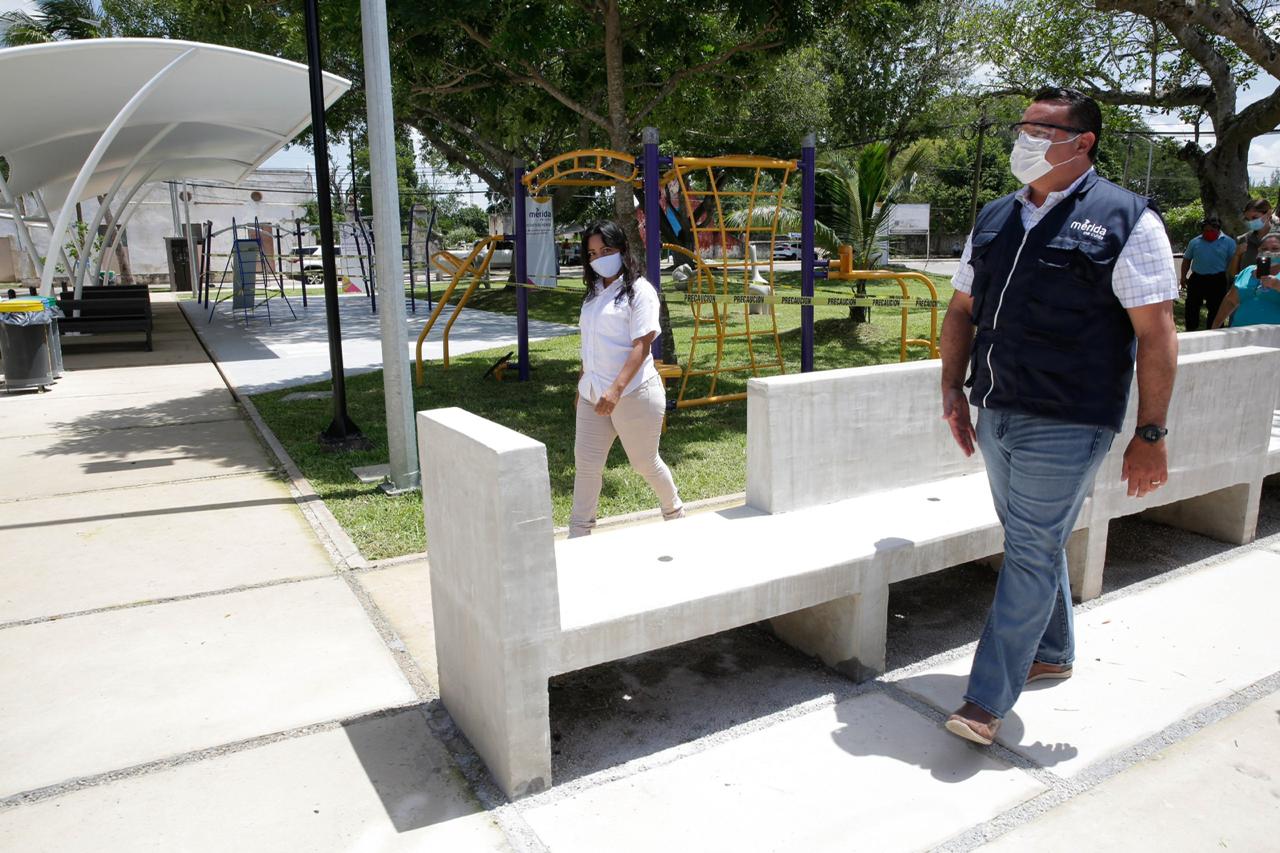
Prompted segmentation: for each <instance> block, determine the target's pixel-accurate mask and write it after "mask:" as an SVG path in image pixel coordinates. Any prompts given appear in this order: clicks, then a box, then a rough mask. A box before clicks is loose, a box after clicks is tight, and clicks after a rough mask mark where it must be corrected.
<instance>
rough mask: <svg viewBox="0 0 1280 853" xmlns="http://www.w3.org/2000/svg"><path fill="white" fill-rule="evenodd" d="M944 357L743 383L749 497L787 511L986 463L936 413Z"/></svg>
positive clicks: (968, 470) (754, 502) (766, 508)
mask: <svg viewBox="0 0 1280 853" xmlns="http://www.w3.org/2000/svg"><path fill="white" fill-rule="evenodd" d="M941 369H942V363H941V362H940V361H936V360H934V361H917V362H907V363H905V364H886V365H877V366H873V367H855V368H849V369H846V370H826V371H822V372H819V373H804V374H792V375H789V376H775V377H770V378H767V379H752V380H750V381H749V382H748V383H747V503H748V504H749V505H750V506H752V507H755V508H756V509H760V510H763V511H765V512H770V513H776V512H790V511H791V510H797V509H804V508H805V507H810V506H819V505H822V504H827V503H833V502H835V501H840V500H845V499H847V498H852V497H857V496H858V495H863V494H867V493H870V492H877V491H881V490H884V489H891V488H898V487H901V486H910V485H914V484H917V483H926V482H930V481H933V480H940V479H944V478H948V477H953V476H958V475H961V474H972V473H976V472H978V471H981V470H983V469H982V462H981V460H980V459H979V458H978V455H977V454H974V455H973V456H972V457H970V458H968V459H966V458H965V457H964V455H963V454H962V453H961V452H960V449H959V448H958V447H956V444H955V442H954V441H953V440H952V438H951V432H950V430H949V429H948V428H947V425H946V423H945V422H944V421H943V420H942V403H941V398H940V396H939V391H938V388H939V384H940V381H941Z"/></svg>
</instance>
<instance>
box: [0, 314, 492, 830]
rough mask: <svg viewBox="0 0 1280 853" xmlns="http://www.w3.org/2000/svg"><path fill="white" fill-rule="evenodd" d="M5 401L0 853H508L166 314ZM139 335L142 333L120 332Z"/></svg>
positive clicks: (400, 669) (196, 351)
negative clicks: (139, 338) (147, 337)
mask: <svg viewBox="0 0 1280 853" xmlns="http://www.w3.org/2000/svg"><path fill="white" fill-rule="evenodd" d="M153 300H154V308H155V316H156V333H155V336H154V338H155V351H154V352H151V353H147V352H144V351H143V350H142V349H141V347H140V346H138V345H137V344H136V343H135V341H134V339H133V338H131V337H130V336H124V335H120V336H94V337H71V338H68V339H67V341H66V346H65V353H66V364H67V374H66V376H65V377H64V378H63V379H62V380H61V381H59V382H58V383H57V385H56V386H54V388H53V390H52V391H50V392H49V393H47V394H22V395H0V423H3V424H4V432H5V437H6V439H7V440H6V442H5V449H4V453H5V460H4V463H3V465H4V471H5V476H4V477H0V554H3V555H4V557H5V559H4V560H3V561H0V849H3V850H14V851H18V850H21V851H37V850H49V851H55V850H56V851H66V850H90V849H93V850H121V851H134V850H140V849H155V850H166V851H168V850H178V849H190V850H195V849H204V850H211V851H212V850H228V849H238V850H255V849H256V850H335V851H336V850H349V849H355V848H364V849H421V848H422V847H423V846H424V845H425V846H427V847H431V848H434V849H444V850H465V849H486V850H487V849H503V848H505V847H506V841H505V838H504V836H503V834H502V832H501V831H500V830H499V829H497V827H496V825H495V822H494V819H493V818H492V817H491V816H490V815H489V814H486V813H485V812H484V811H483V809H482V808H481V807H480V805H479V803H478V801H477V800H476V798H475V796H474V795H473V794H472V793H471V791H470V788H469V787H468V786H467V785H466V784H465V783H464V782H463V780H462V779H461V777H460V775H459V774H458V771H457V770H456V769H455V768H454V767H453V763H452V761H451V759H450V758H449V755H448V752H447V750H446V748H445V746H444V743H443V741H441V740H439V739H438V738H437V737H436V735H435V734H434V733H433V732H432V730H431V727H430V725H429V722H430V718H429V715H428V713H427V711H428V708H427V706H426V705H425V704H424V696H423V694H422V692H421V691H420V690H419V689H417V688H416V687H415V684H419V683H421V677H420V676H419V675H417V674H416V670H414V669H413V667H412V666H411V665H409V666H405V665H404V661H403V660H401V657H398V656H397V654H396V653H395V651H394V650H393V649H392V648H391V647H390V646H389V644H388V642H389V639H390V637H389V636H388V635H387V634H386V633H385V628H383V627H382V623H383V620H381V618H380V617H379V616H378V615H377V613H376V611H375V610H372V609H366V606H365V605H366V603H367V601H368V599H367V597H366V595H365V593H364V592H363V590H361V589H360V588H359V587H358V586H357V585H355V584H353V583H351V582H350V580H349V578H347V577H346V575H345V574H344V573H343V572H341V571H339V570H337V568H336V567H335V563H334V561H333V560H331V559H330V556H329V553H328V551H326V548H325V546H324V544H323V543H322V542H321V541H320V539H318V538H317V535H316V533H315V532H314V531H313V529H312V527H311V525H310V524H308V522H307V520H306V518H305V517H304V515H303V512H302V510H301V509H300V507H299V505H298V503H297V502H296V501H295V495H294V494H293V493H292V492H291V490H290V488H289V485H288V483H287V482H285V481H283V480H282V479H281V478H280V476H279V475H278V474H277V472H276V468H277V463H276V462H275V460H273V459H272V458H270V456H269V455H268V453H267V452H266V449H265V447H264V446H263V444H262V443H261V441H260V439H259V437H258V436H257V434H256V433H255V432H254V431H253V429H252V427H251V425H250V423H249V421H248V419H247V418H246V417H245V415H244V413H243V411H242V410H241V409H240V407H239V406H238V405H237V404H236V402H235V400H234V398H233V397H232V395H231V393H230V392H229V390H228V389H227V386H226V384H225V383H224V382H223V379H222V377H221V376H220V375H219V373H218V370H217V369H216V367H215V366H214V365H213V364H212V363H211V362H210V361H209V359H208V357H207V355H206V354H205V351H204V349H203V348H202V347H201V346H200V344H199V342H198V341H197V339H196V337H195V335H194V334H192V331H191V328H190V327H189V325H188V324H187V321H186V320H185V318H184V317H183V315H182V313H181V311H180V310H179V308H178V306H177V304H175V303H174V302H173V301H172V300H171V299H169V298H167V296H166V295H155V296H153ZM134 338H136V336H134Z"/></svg>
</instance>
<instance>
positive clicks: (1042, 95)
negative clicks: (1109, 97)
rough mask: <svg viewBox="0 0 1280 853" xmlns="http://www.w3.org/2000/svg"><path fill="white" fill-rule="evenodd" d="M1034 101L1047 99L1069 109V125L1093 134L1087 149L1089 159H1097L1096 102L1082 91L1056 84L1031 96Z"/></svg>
mask: <svg viewBox="0 0 1280 853" xmlns="http://www.w3.org/2000/svg"><path fill="white" fill-rule="evenodd" d="M1031 100H1032V101H1033V102H1035V103H1041V102H1043V101H1048V102H1049V103H1053V104H1065V105H1066V106H1067V107H1068V108H1069V109H1068V110H1067V115H1068V116H1070V120H1071V126H1072V127H1076V128H1079V129H1080V130H1081V131H1083V132H1087V133H1092V134H1093V147H1091V148H1090V149H1089V159H1090V160H1094V161H1096V160H1097V159H1098V144H1099V143H1100V142H1102V108H1101V107H1099V106H1098V102H1097V101H1095V100H1094V99H1093V98H1090V97H1089V96H1088V95H1086V94H1084V93H1083V92H1079V91H1076V90H1075V89H1063V88H1060V87H1058V86H1045V87H1044V88H1042V89H1040V90H1039V91H1038V92H1036V93H1035V95H1033V96H1032V97H1031Z"/></svg>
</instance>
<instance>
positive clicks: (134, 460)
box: [0, 421, 274, 501]
mask: <svg viewBox="0 0 1280 853" xmlns="http://www.w3.org/2000/svg"><path fill="white" fill-rule="evenodd" d="M273 467H274V466H273V465H272V464H271V463H270V461H268V459H267V456H266V452H265V451H264V450H263V448H262V445H261V444H259V442H258V438H257V436H255V435H254V434H253V432H252V431H251V430H250V428H249V425H248V423H247V422H245V421H217V422H214V423H204V424H181V425H178V426H162V427H154V428H151V429H129V430H112V431H111V432H89V433H74V432H72V433H67V434H63V435H45V436H37V437H32V438H28V439H24V440H23V441H22V442H21V443H19V444H16V445H14V446H12V447H10V448H7V450H6V458H5V469H6V470H5V475H6V476H5V477H4V478H3V480H0V501H5V500H19V499H28V498H35V497H44V496H49V495H62V494H72V493H77V492H89V491H94V490H100V489H119V488H125V487H128V486H144V485H150V484H153V483H168V482H175V481H178V480H194V479H197V478H202V477H220V476H226V475H229V474H249V473H263V472H270V471H272V470H273Z"/></svg>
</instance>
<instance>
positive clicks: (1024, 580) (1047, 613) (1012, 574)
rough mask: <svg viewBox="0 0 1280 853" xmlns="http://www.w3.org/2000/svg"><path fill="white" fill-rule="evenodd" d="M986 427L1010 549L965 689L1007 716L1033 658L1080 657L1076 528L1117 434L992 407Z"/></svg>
mask: <svg viewBox="0 0 1280 853" xmlns="http://www.w3.org/2000/svg"><path fill="white" fill-rule="evenodd" d="M977 432H978V446H979V448H981V450H982V457H983V461H984V462H985V463H986V466H987V478H988V479H989V480H990V481H991V497H992V499H993V500H994V501H995V506H996V514H997V515H998V516H999V517H1000V524H1001V525H1003V527H1004V547H1005V553H1004V566H1003V567H1002V568H1001V569H1000V579H999V580H998V581H997V582H996V595H995V600H994V601H992V603H991V612H990V613H989V614H988V615H987V624H986V627H985V628H983V630H982V639H981V640H979V641H978V650H977V652H976V653H975V654H974V657H973V669H972V671H971V672H970V673H969V690H968V692H967V693H965V697H964V698H965V700H966V701H968V702H972V703H974V704H975V705H978V706H980V707H982V708H984V709H986V710H987V711H989V712H990V713H992V714H995V715H996V716H997V717H1001V718H1003V717H1004V715H1005V714H1007V713H1009V710H1010V709H1011V708H1013V703H1014V702H1016V701H1018V696H1019V695H1020V694H1021V693H1022V688H1023V686H1024V685H1025V684H1026V680H1027V673H1028V672H1029V671H1030V669H1031V664H1032V662H1033V661H1040V662H1041V663H1049V664H1058V665H1066V664H1070V663H1071V662H1072V660H1074V658H1075V636H1074V628H1073V625H1072V620H1071V581H1070V579H1069V578H1068V575H1067V552H1066V544H1067V537H1069V536H1070V535H1071V528H1072V526H1073V525H1074V524H1075V521H1076V516H1078V515H1079V514H1080V507H1081V505H1082V504H1083V503H1084V499H1085V496H1086V495H1087V494H1088V492H1089V489H1090V487H1091V486H1092V484H1093V477H1094V474H1095V473H1097V470H1098V466H1099V465H1101V464H1102V459H1103V457H1105V456H1106V455H1107V451H1108V450H1109V449H1110V448H1111V442H1112V440H1113V439H1114V438H1115V435H1116V434H1115V432H1114V431H1113V430H1110V429H1108V428H1106V427H1099V426H1086V425H1083V424H1073V423H1067V422H1065V421H1058V420H1053V419H1052V418H1045V417H1039V416H1036V415H1025V414H1020V413H1017V412H1002V411H994V410H990V409H983V410H981V412H980V413H979V415H978V428H977Z"/></svg>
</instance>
